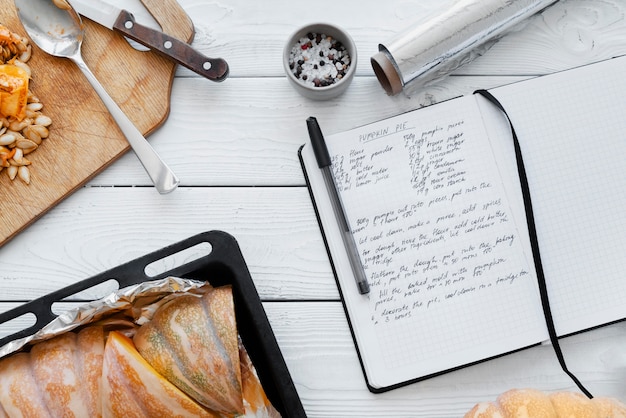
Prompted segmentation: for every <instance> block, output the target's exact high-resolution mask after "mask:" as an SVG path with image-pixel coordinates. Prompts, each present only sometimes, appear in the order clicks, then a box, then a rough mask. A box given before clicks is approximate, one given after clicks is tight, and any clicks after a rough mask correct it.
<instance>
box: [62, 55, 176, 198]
mask: <svg viewBox="0 0 626 418" xmlns="http://www.w3.org/2000/svg"><path fill="white" fill-rule="evenodd" d="M70 58H71V59H72V60H73V61H74V63H75V64H76V65H77V66H78V68H80V70H81V71H82V72H83V74H84V75H85V77H86V78H87V80H88V81H89V82H90V83H91V85H92V86H93V88H94V90H95V91H96V93H98V96H100V99H102V102H103V103H104V105H105V106H106V108H107V109H108V110H109V113H111V116H113V119H115V122H116V123H117V125H118V126H119V128H120V130H121V131H122V133H123V134H124V136H125V137H126V139H127V140H128V143H129V144H130V146H131V148H132V149H133V151H134V152H135V154H136V155H137V158H138V159H139V161H140V162H141V164H142V165H143V167H144V169H145V170H146V172H147V173H148V175H149V176H150V178H151V179H152V182H153V183H154V186H155V188H156V189H157V190H158V192H159V193H161V194H165V193H169V192H171V191H173V190H174V189H176V187H177V186H178V183H179V180H178V177H176V175H175V174H174V172H173V171H172V170H171V169H170V168H169V167H168V166H167V164H165V162H164V161H163V160H162V159H161V157H159V155H158V154H157V153H156V151H155V150H154V148H152V146H151V145H150V144H149V143H148V141H147V140H146V138H144V136H143V134H142V133H141V132H140V131H139V130H138V129H137V128H136V127H135V125H134V124H133V122H132V121H131V120H130V119H129V118H128V116H126V114H125V113H124V111H122V109H120V107H119V106H118V105H117V103H115V101H114V100H113V99H112V98H111V96H109V93H107V91H106V90H105V89H104V87H103V86H102V84H100V82H99V81H98V79H97V78H96V76H95V75H94V74H93V73H92V72H91V70H90V69H89V67H88V66H87V64H85V61H84V60H83V59H82V57H81V56H80V54H79V55H77V56H74V57H70Z"/></svg>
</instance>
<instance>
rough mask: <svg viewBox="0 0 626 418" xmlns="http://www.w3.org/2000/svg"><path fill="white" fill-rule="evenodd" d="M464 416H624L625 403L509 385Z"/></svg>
mask: <svg viewBox="0 0 626 418" xmlns="http://www.w3.org/2000/svg"><path fill="white" fill-rule="evenodd" d="M465 418H626V405H624V404H623V403H621V402H620V401H618V400H617V399H613V398H607V397H600V398H593V399H588V398H587V397H586V396H584V395H583V394H581V393H575V392H555V393H552V394H549V395H547V394H545V393H543V392H541V391H539V390H536V389H512V390H509V391H507V392H504V393H502V394H501V395H500V396H498V398H497V399H496V401H495V402H480V403H478V404H476V405H475V406H474V407H473V408H472V409H471V410H470V411H468V412H467V413H466V414H465Z"/></svg>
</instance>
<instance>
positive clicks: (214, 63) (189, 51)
mask: <svg viewBox="0 0 626 418" xmlns="http://www.w3.org/2000/svg"><path fill="white" fill-rule="evenodd" d="M113 29H115V30H117V31H119V32H121V33H123V34H124V36H127V37H128V38H131V39H132V40H134V41H137V42H139V43H140V44H142V45H145V46H147V47H149V48H151V49H152V50H154V51H156V52H158V53H160V54H161V55H164V56H165V57H166V58H169V59H172V60H173V61H175V62H176V63H178V64H180V65H182V66H184V67H186V68H189V69H190V70H191V71H193V72H195V73H197V74H200V75H201V76H203V77H206V78H208V79H209V80H213V81H224V79H226V77H228V63H227V62H226V61H224V60H223V59H222V58H209V57H206V56H204V55H202V54H201V53H199V52H198V51H196V50H195V49H193V48H192V47H191V46H189V44H187V43H185V42H182V41H180V40H178V39H176V38H173V37H171V36H169V35H167V34H165V33H163V32H160V31H158V30H154V29H152V28H149V27H147V26H143V25H141V24H139V23H137V22H136V21H135V18H134V16H133V15H132V14H131V13H130V12H128V11H126V10H122V12H121V13H120V14H119V16H118V17H117V20H116V21H115V24H114V25H113Z"/></svg>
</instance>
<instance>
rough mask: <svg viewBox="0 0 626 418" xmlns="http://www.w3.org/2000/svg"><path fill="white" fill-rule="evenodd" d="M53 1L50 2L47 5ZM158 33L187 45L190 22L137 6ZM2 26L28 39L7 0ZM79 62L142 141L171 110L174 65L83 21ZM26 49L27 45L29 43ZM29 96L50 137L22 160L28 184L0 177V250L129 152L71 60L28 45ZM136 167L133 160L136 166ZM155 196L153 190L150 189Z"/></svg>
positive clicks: (176, 11) (169, 0) (149, 0)
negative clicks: (25, 161)
mask: <svg viewBox="0 0 626 418" xmlns="http://www.w3.org/2000/svg"><path fill="white" fill-rule="evenodd" d="M50 1H51V0H50ZM142 2H143V4H144V5H145V6H146V8H147V9H148V10H149V11H150V12H151V13H152V15H153V16H154V18H155V20H156V21H157V22H159V24H160V25H161V27H162V29H163V32H165V33H167V34H169V35H171V36H174V37H176V38H178V39H180V40H183V41H186V42H190V41H191V39H192V38H193V34H194V29H193V23H192V22H191V20H190V19H189V16H187V14H186V13H185V11H184V10H183V9H182V8H181V7H180V5H179V4H178V3H177V2H176V0H142ZM0 5H1V6H0V22H2V24H4V25H5V26H7V27H8V28H9V29H10V30H12V31H13V32H17V33H19V34H21V35H24V36H26V33H25V32H24V29H23V27H22V25H21V23H20V21H19V19H18V17H17V14H16V11H15V6H14V4H13V0H0ZM83 22H84V24H85V31H86V34H85V40H84V42H83V48H82V51H83V57H84V59H85V61H86V63H87V65H88V66H89V67H90V69H91V70H92V72H93V73H94V74H95V75H96V77H97V78H98V79H99V81H100V82H101V83H102V85H103V86H104V87H105V89H106V90H107V91H108V93H109V94H110V95H111V97H113V99H114V100H115V101H116V102H117V104H118V105H119V106H120V107H121V108H122V110H124V112H125V113H126V114H127V115H128V117H129V118H130V119H131V120H132V121H133V122H134V123H135V125H136V126H137V128H139V130H140V131H141V132H143V134H144V135H148V134H149V133H150V132H152V131H154V130H155V128H157V127H158V126H159V125H161V124H162V123H163V122H164V121H165V119H166V118H167V115H168V114H169V108H170V92H171V87H172V80H173V78H174V72H175V64H174V63H172V62H170V61H169V60H166V59H164V58H162V57H160V56H158V55H157V54H156V53H153V52H141V51H137V50H135V49H133V48H132V47H131V46H130V45H129V44H128V42H126V40H125V39H124V38H123V37H122V36H120V35H118V34H115V33H113V32H111V31H109V30H108V29H106V28H104V27H102V26H99V25H97V24H95V23H93V22H91V21H89V20H87V19H83ZM31 43H32V42H31ZM28 65H29V66H30V67H31V69H32V80H31V84H30V90H31V91H32V92H33V93H34V94H35V95H36V96H38V97H39V99H40V101H41V102H42V103H43V104H44V107H43V110H42V111H43V113H44V114H45V115H47V116H50V117H51V118H52V125H51V126H50V136H49V138H48V139H45V140H44V141H43V143H42V144H41V145H40V147H39V148H38V149H37V150H36V151H35V152H33V153H31V154H29V155H28V159H29V160H31V161H32V165H31V167H30V172H31V183H30V185H26V184H25V183H23V182H22V181H20V180H19V179H17V178H16V179H15V180H13V181H11V180H10V179H9V177H8V175H7V173H6V169H5V170H3V171H2V172H0V246H2V245H3V244H5V243H6V242H7V241H8V240H10V239H11V238H12V237H14V236H15V235H16V234H17V233H19V232H20V231H21V230H23V229H24V228H25V227H26V226H28V225H29V224H31V223H32V222H34V221H35V220H36V219H38V218H39V217H40V216H42V215H43V214H44V213H45V212H46V211H47V210H48V209H50V208H52V207H53V206H54V205H56V204H57V203H59V202H60V201H61V200H63V199H64V198H65V197H67V196H68V195H69V194H70V193H72V192H73V191H74V190H76V189H77V188H79V187H81V186H82V185H83V184H84V183H86V182H87V181H88V180H89V179H90V178H92V177H93V176H94V175H95V174H97V173H99V172H100V171H101V170H103V169H104V168H105V167H107V166H108V165H109V164H111V163H112V162H113V161H115V160H116V159H117V158H119V157H120V156H121V155H122V154H124V153H125V152H126V151H128V150H129V149H130V147H129V145H128V143H127V142H126V139H125V138H124V136H123V135H122V133H121V132H120V130H119V128H118V127H117V125H116V124H115V121H114V120H113V119H112V118H111V116H110V115H109V113H108V111H107V110H106V108H105V107H104V105H103V104H102V102H101V100H100V98H99V97H98V95H97V94H96V93H95V91H94V90H93V88H92V87H91V85H90V84H89V82H88V81H87V79H86V78H85V77H84V75H83V74H82V72H81V71H80V70H79V69H78V68H77V67H76V66H75V64H73V63H72V62H71V61H70V60H68V59H64V58H55V57H52V56H49V55H47V54H46V53H45V52H43V51H41V50H40V49H38V48H37V47H36V46H35V45H34V44H33V54H32V58H31V59H30V61H28ZM138 164H139V162H138ZM155 193H156V191H155Z"/></svg>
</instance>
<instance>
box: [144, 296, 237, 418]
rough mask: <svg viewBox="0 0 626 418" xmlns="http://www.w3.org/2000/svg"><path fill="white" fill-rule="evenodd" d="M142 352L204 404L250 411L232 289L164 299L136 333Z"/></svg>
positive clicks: (233, 412) (228, 410)
mask: <svg viewBox="0 0 626 418" xmlns="http://www.w3.org/2000/svg"><path fill="white" fill-rule="evenodd" d="M134 342H135V346H136V347H137V350H138V351H139V353H141V355H142V356H143V357H144V358H145V359H146V360H147V361H148V363H150V364H151V365H152V366H153V367H154V368H155V369H156V370H157V371H158V372H159V373H160V374H162V375H163V376H165V378H167V379H168V380H169V381H170V382H172V383H173V384H174V385H175V386H176V387H178V388H179V389H180V390H182V391H183V392H185V393H187V394H188V395H189V396H191V397H192V398H193V399H195V400H196V401H197V402H198V403H200V404H202V405H204V406H205V407H207V408H208V409H210V410H213V411H218V412H221V413H224V414H231V415H237V414H242V413H244V405H243V397H242V382H241V368H240V360H239V348H238V334H237V326H236V322H235V311H234V304H233V297H232V288H231V287H230V286H224V287H219V288H214V289H212V290H210V291H209V292H207V293H206V294H204V295H202V296H201V297H200V296H197V295H183V296H180V297H177V298H175V299H173V300H171V301H169V302H168V303H166V304H164V305H163V306H161V307H160V308H159V310H158V311H157V312H156V313H155V315H154V317H153V318H152V320H151V321H150V322H148V323H146V324H144V325H143V326H141V327H140V328H139V330H138V331H137V333H136V334H135V337H134Z"/></svg>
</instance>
